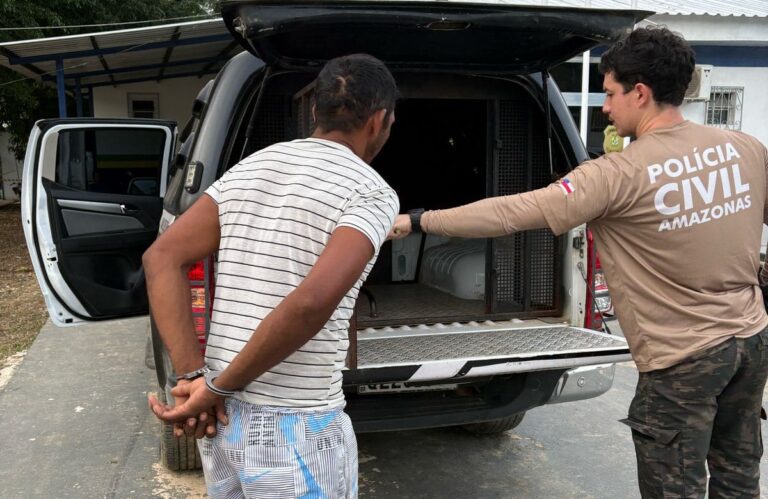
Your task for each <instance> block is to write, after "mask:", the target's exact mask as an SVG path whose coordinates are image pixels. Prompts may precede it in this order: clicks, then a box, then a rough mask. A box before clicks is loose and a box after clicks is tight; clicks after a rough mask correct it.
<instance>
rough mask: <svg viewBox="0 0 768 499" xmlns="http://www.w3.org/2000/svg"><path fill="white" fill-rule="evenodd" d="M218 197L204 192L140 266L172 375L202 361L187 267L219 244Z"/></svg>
mask: <svg viewBox="0 0 768 499" xmlns="http://www.w3.org/2000/svg"><path fill="white" fill-rule="evenodd" d="M219 238H220V232H219V211H218V207H217V205H216V202H215V201H214V200H213V199H211V198H210V197H209V196H207V195H204V196H202V197H201V198H200V199H199V200H197V202H195V204H194V205H192V207H191V208H190V209H189V210H187V211H186V212H185V213H184V214H183V215H182V216H181V217H179V219H178V220H176V221H175V222H174V223H173V224H172V225H171V226H170V227H169V228H168V229H167V230H166V231H165V232H164V233H163V234H162V235H161V236H160V237H159V238H158V239H157V241H155V243H154V244H153V245H152V246H150V248H149V249H148V250H147V251H146V253H144V258H143V263H144V271H145V273H146V276H147V292H148V294H149V305H150V308H151V310H152V318H153V319H154V321H155V325H156V326H157V329H158V331H159V333H160V336H161V338H162V339H163V343H164V344H165V346H166V348H167V349H168V353H169V354H170V357H171V362H172V363H173V368H174V370H175V371H176V374H184V373H188V372H191V371H194V370H195V369H198V368H200V367H202V366H203V363H204V361H203V356H202V354H201V353H200V345H199V343H198V341H197V337H196V335H195V328H194V324H193V322H192V303H191V301H192V300H191V298H190V292H189V281H188V280H187V271H188V270H189V267H190V266H191V265H192V264H193V263H195V262H197V261H199V260H201V259H203V258H205V257H207V256H209V255H211V254H213V253H214V252H215V251H216V250H217V249H218V247H219Z"/></svg>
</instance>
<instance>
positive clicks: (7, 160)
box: [0, 133, 24, 200]
mask: <svg viewBox="0 0 768 499" xmlns="http://www.w3.org/2000/svg"><path fill="white" fill-rule="evenodd" d="M0 163H2V167H3V177H2V180H3V185H2V193H1V194H2V195H0V199H14V200H16V199H19V197H18V196H17V195H16V193H15V192H13V186H14V185H15V184H21V175H22V169H23V167H24V163H23V162H21V161H17V160H16V156H15V155H14V154H13V152H11V150H10V149H9V148H8V134H7V133H0Z"/></svg>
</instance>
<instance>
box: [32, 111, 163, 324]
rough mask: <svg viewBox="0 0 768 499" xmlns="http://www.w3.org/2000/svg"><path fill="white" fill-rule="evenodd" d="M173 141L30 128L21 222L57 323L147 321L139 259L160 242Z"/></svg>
mask: <svg viewBox="0 0 768 499" xmlns="http://www.w3.org/2000/svg"><path fill="white" fill-rule="evenodd" d="M175 135H176V124H175V123H174V122H168V121H159V120H138V119H124V120H114V119H110V120H103V119H52V120H42V121H39V122H37V123H36V124H35V126H34V128H33V129H32V132H31V134H30V139H29V144H28V145H27V154H26V158H25V160H24V174H23V179H22V210H21V215H22V219H23V222H24V236H25V238H26V241H27V247H28V249H29V254H30V258H31V259H32V264H33V266H34V269H35V275H36V277H37V280H38V283H39V285H40V289H41V291H42V292H43V296H44V298H45V303H46V306H47V308H48V313H49V314H50V317H51V319H52V320H53V322H54V323H55V324H57V325H60V326H63V325H72V324H77V323H81V322H87V321H94V320H101V319H112V318H117V317H127V316H131V315H140V314H146V313H147V312H148V309H149V307H148V303H147V294H146V283H145V279H144V271H143V268H142V264H141V257H142V254H143V253H144V251H145V250H146V249H147V248H148V247H149V245H150V244H152V241H154V239H155V237H157V230H158V224H159V220H160V215H161V213H162V203H163V200H162V198H163V194H164V192H165V187H166V182H167V177H168V167H169V165H170V164H171V158H172V155H173V150H174V141H175Z"/></svg>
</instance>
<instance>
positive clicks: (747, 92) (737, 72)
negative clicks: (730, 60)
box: [683, 66, 768, 144]
mask: <svg viewBox="0 0 768 499" xmlns="http://www.w3.org/2000/svg"><path fill="white" fill-rule="evenodd" d="M766 81H768V68H729V67H722V66H715V67H714V68H713V69H712V86H713V87H743V88H744V96H743V102H742V110H741V131H742V132H746V133H748V134H750V135H752V136H754V137H756V138H757V139H759V140H760V142H762V143H763V144H768V120H766V116H768V92H766V91H765V82H766ZM705 110H706V107H705V104H704V102H689V103H686V104H685V105H684V106H683V115H684V116H685V117H686V118H688V119H689V120H691V121H695V122H696V123H705V121H706V116H705Z"/></svg>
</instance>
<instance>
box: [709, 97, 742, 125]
mask: <svg viewBox="0 0 768 499" xmlns="http://www.w3.org/2000/svg"><path fill="white" fill-rule="evenodd" d="M743 99H744V87H712V90H711V94H710V96H709V101H708V102H707V125H711V126H716V127H719V128H726V129H728V130H741V109H742V104H743Z"/></svg>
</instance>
